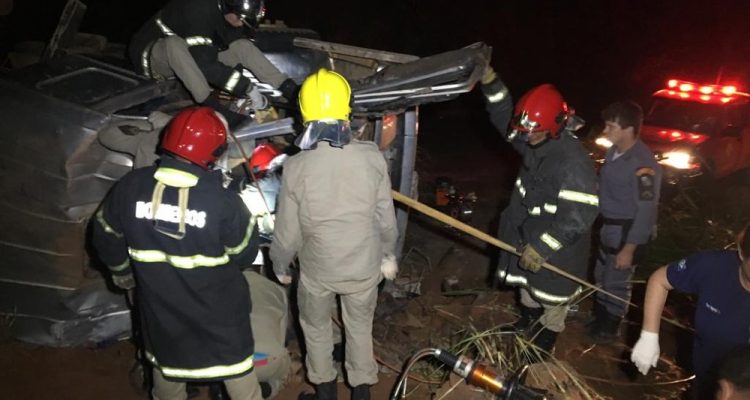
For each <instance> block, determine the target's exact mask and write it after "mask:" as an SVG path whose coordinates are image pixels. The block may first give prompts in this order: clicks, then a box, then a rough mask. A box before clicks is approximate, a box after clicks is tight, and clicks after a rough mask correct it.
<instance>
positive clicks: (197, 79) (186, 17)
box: [128, 0, 297, 126]
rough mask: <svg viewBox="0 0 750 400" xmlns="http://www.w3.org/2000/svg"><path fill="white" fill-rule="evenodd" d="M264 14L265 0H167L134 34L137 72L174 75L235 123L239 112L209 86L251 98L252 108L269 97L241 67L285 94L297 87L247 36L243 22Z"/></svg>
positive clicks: (262, 105)
mask: <svg viewBox="0 0 750 400" xmlns="http://www.w3.org/2000/svg"><path fill="white" fill-rule="evenodd" d="M264 14H265V5H264V0H171V1H170V2H168V3H167V4H166V5H165V6H164V8H162V9H161V10H160V11H159V12H158V13H156V15H154V16H153V17H151V19H149V20H148V21H147V22H146V24H145V25H144V26H143V27H141V29H140V30H139V31H138V32H136V34H135V35H134V36H133V37H132V39H131V43H130V46H129V48H128V54H129V57H130V60H131V62H132V63H133V65H134V66H135V67H136V70H138V71H139V72H140V73H142V74H143V75H145V76H147V77H150V78H155V79H164V78H170V77H173V76H176V77H177V78H178V79H179V80H180V82H182V84H183V85H184V86H185V88H186V89H187V90H188V92H190V94H191V95H192V97H193V100H195V101H196V102H197V103H199V104H205V105H208V106H211V107H214V108H215V109H217V110H220V111H221V112H222V114H224V115H225V117H227V118H229V119H230V121H229V122H230V126H234V125H235V124H236V123H238V122H239V120H240V118H242V117H240V116H239V115H237V114H234V113H231V112H229V110H228V109H227V108H226V107H224V106H223V105H222V104H221V103H219V101H218V99H217V98H216V97H215V96H213V95H212V94H211V87H213V88H216V89H219V90H221V91H223V92H226V93H228V94H230V95H233V96H235V97H238V98H248V99H250V102H251V104H252V108H253V109H255V110H260V109H264V108H266V107H267V103H268V102H267V99H266V98H265V96H264V95H263V94H262V93H261V91H260V89H259V87H258V85H257V84H254V83H252V82H251V79H250V78H249V77H246V76H244V75H243V69H244V68H247V69H248V70H249V71H250V72H251V73H252V74H254V76H256V77H257V80H259V81H260V82H263V83H265V84H268V85H270V86H271V87H272V88H275V89H279V90H280V91H281V92H282V93H283V94H284V96H285V97H286V98H288V99H291V98H293V97H294V93H295V92H296V87H297V85H296V84H295V83H294V81H293V80H291V79H288V78H287V77H286V76H285V75H284V74H282V73H281V72H280V71H279V70H278V69H277V68H276V67H275V66H274V65H273V64H271V62H270V61H268V59H267V58H266V57H265V55H264V54H263V53H262V52H261V51H260V50H259V49H258V48H257V47H256V46H255V45H254V44H253V42H251V41H250V40H249V39H248V38H247V34H246V32H245V29H244V28H245V27H244V25H245V24H248V25H252V26H254V25H256V24H258V23H259V22H260V20H261V19H262V18H263V16H264Z"/></svg>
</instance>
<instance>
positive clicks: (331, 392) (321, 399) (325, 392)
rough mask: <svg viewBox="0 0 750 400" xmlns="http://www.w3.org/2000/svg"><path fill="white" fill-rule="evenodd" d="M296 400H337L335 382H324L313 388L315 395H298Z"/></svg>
mask: <svg viewBox="0 0 750 400" xmlns="http://www.w3.org/2000/svg"><path fill="white" fill-rule="evenodd" d="M297 399H298V400H337V399H338V390H337V388H336V381H335V380H332V381H330V382H324V383H321V384H319V385H316V386H315V393H300V395H299V397H298V398H297Z"/></svg>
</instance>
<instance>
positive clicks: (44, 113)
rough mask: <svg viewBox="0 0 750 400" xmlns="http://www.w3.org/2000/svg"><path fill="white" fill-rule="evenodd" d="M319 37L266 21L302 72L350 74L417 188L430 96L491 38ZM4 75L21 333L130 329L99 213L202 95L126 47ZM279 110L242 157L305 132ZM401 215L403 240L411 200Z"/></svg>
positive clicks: (0, 157) (263, 34)
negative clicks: (415, 49)
mask: <svg viewBox="0 0 750 400" xmlns="http://www.w3.org/2000/svg"><path fill="white" fill-rule="evenodd" d="M316 38H317V35H316V34H315V33H314V32H312V31H309V30H295V29H289V28H286V27H282V28H280V27H278V26H274V25H272V26H263V25H262V26H261V29H260V30H259V32H258V34H257V37H256V43H257V44H258V47H259V48H261V49H262V50H263V51H264V52H265V53H266V54H267V56H268V58H269V59H270V60H271V61H272V63H274V64H275V65H276V66H277V68H279V69H280V70H281V71H282V72H284V73H285V74H287V75H288V76H289V77H291V78H292V79H294V80H295V81H296V82H297V83H301V81H302V80H303V79H304V78H305V77H306V76H307V75H308V74H310V73H311V72H313V71H315V70H316V69H318V68H320V67H326V68H329V69H332V70H335V71H338V72H340V73H341V74H342V75H344V76H345V77H347V78H348V79H349V80H350V81H351V83H352V90H353V97H354V100H353V118H354V119H355V120H356V121H358V126H359V128H360V129H358V132H359V134H360V135H361V137H360V138H362V139H366V140H372V141H375V142H376V143H377V144H378V145H379V146H380V149H381V150H382V152H383V155H384V157H385V158H386V160H387V161H388V164H389V168H390V173H391V178H392V182H393V187H394V189H396V190H398V191H400V192H402V193H405V194H407V195H409V196H412V197H413V196H414V195H415V194H416V189H415V188H416V180H417V179H416V176H415V173H414V163H415V155H416V146H417V126H418V124H417V119H418V113H417V109H418V107H419V106H420V105H421V104H425V103H430V102H438V101H446V100H450V99H453V98H455V97H456V96H458V95H460V94H461V93H465V92H468V91H470V90H471V89H472V88H473V86H474V84H475V83H476V82H477V81H478V80H479V78H480V77H481V74H482V71H483V69H484V68H485V66H486V65H487V63H488V61H489V57H490V52H491V49H490V48H489V47H487V46H486V45H484V44H481V43H477V44H474V45H471V46H468V47H465V48H462V49H458V50H455V51H450V52H446V53H441V54H437V55H434V56H430V57H424V58H418V57H415V56H409V55H403V54H396V53H390V52H384V51H377V50H371V49H363V48H358V47H353V46H348V45H341V44H335V43H329V42H323V41H320V40H317V39H316ZM0 88H1V89H0V98H1V99H2V100H0V101H1V102H2V104H3V107H2V110H1V111H0V113H2V114H3V116H4V120H5V121H7V122H6V124H5V125H4V127H3V128H2V133H0V215H2V229H0V260H1V261H0V313H2V314H3V315H5V316H6V317H7V318H9V319H12V321H13V323H12V324H11V331H12V333H13V334H14V336H16V337H17V338H19V339H22V340H24V341H29V342H33V343H38V344H43V345H50V346H74V345H79V344H83V343H87V342H102V341H108V340H117V339H120V338H125V337H128V336H129V335H130V315H129V310H128V307H127V305H126V303H125V296H123V295H122V293H117V292H112V291H111V290H110V289H111V287H108V283H107V282H108V280H107V274H106V273H104V274H101V273H99V272H98V269H97V268H98V267H97V265H96V261H95V259H94V258H93V256H92V253H91V249H90V248H89V245H88V242H89V241H88V231H89V222H90V220H91V218H92V216H93V215H94V213H95V211H96V209H97V207H98V206H99V204H100V203H101V201H102V199H103V198H104V196H105V195H106V194H107V192H108V190H109V189H110V188H111V187H112V185H113V184H114V183H115V182H117V181H118V179H120V178H121V177H122V176H123V175H124V174H126V173H127V172H128V171H130V170H131V169H132V168H134V167H135V166H138V163H139V157H140V159H141V160H143V159H148V157H152V156H154V154H153V151H155V150H156V148H155V146H156V143H157V142H158V137H159V133H160V130H161V128H163V127H164V126H165V125H166V123H167V122H168V120H169V118H170V116H171V115H173V114H174V113H176V112H177V111H178V110H179V109H181V108H183V107H185V106H189V105H191V104H192V102H191V100H190V97H189V96H188V94H187V92H186V91H185V90H184V89H183V88H182V87H181V85H180V83H179V82H178V81H176V80H163V81H155V80H149V79H147V78H144V77H142V76H140V75H138V74H136V73H134V72H133V71H131V70H130V69H129V68H127V66H126V65H125V64H124V63H123V62H122V60H121V59H120V60H116V59H112V58H111V57H107V56H104V55H102V54H100V53H95V54H94V53H92V54H71V52H65V51H62V50H59V51H57V52H56V56H49V57H46V58H42V59H41V60H40V61H39V62H37V63H35V64H32V65H29V66H26V67H23V68H19V69H13V70H8V71H3V72H2V75H1V76H0ZM229 100H230V101H231V99H229ZM278 111H279V112H278V113H273V116H272V117H268V116H266V117H264V119H262V120H261V119H260V118H256V120H254V121H253V122H251V123H248V124H244V125H242V126H240V127H239V128H238V129H237V130H236V132H235V135H236V136H237V139H238V140H239V141H240V144H241V147H242V150H240V149H239V147H240V144H236V145H230V151H229V152H228V154H229V156H230V157H235V158H239V157H241V156H242V153H246V154H249V152H250V151H252V148H254V146H255V145H256V144H257V143H260V142H264V141H269V140H271V141H277V142H280V143H292V142H293V139H294V137H295V135H296V133H295V127H296V126H297V125H296V124H295V120H294V118H293V117H294V110H293V109H291V107H289V108H288V109H286V110H283V109H279V110H278ZM112 135H114V136H115V137H116V136H117V135H121V136H122V137H123V138H127V139H129V140H128V141H127V142H130V143H132V142H133V140H132V139H133V138H136V139H137V140H136V142H137V141H139V140H141V139H142V140H146V141H151V142H153V146H154V147H153V151H152V152H151V154H145V155H144V154H137V153H138V151H142V149H143V148H144V146H140V147H138V148H139V149H141V150H133V151H129V150H128V148H125V147H124V148H117V145H112V144H108V146H105V143H107V140H106V139H104V138H105V137H110V138H111V137H112ZM146 148H147V147H146ZM115 150H117V151H115ZM144 157H145V158H144ZM398 214H399V215H398V216H397V217H398V222H399V229H400V233H401V239H400V246H402V245H403V237H404V233H405V229H406V222H407V214H406V210H399V211H398Z"/></svg>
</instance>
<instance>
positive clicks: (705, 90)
mask: <svg viewBox="0 0 750 400" xmlns="http://www.w3.org/2000/svg"><path fill="white" fill-rule="evenodd" d="M698 91H699V92H701V93H703V94H711V93H713V92H714V88H713V87H711V86H701V88H700V89H698Z"/></svg>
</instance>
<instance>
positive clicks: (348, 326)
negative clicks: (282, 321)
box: [297, 281, 378, 386]
mask: <svg viewBox="0 0 750 400" xmlns="http://www.w3.org/2000/svg"><path fill="white" fill-rule="evenodd" d="M336 295H337V293H334V292H332V291H330V290H327V289H325V288H324V287H322V286H321V285H318V284H316V283H315V282H307V283H303V282H302V281H300V283H299V287H298V291H297V303H298V305H299V318H300V325H301V326H302V332H303V333H304V334H305V345H306V348H307V357H306V359H305V366H306V368H307V378H308V379H309V380H310V382H311V383H313V384H316V385H317V384H321V383H324V382H330V381H332V380H334V379H336V375H337V373H336V369H335V368H334V365H333V355H332V352H333V340H332V337H333V321H332V320H331V314H332V312H331V305H332V304H334V299H335V296H336ZM339 296H340V300H341V317H342V320H343V321H342V322H343V324H344V335H345V338H346V339H345V340H346V345H345V350H344V351H345V362H344V367H345V368H346V373H347V377H348V381H349V384H350V385H351V386H358V385H362V384H366V385H374V384H376V383H377V382H378V366H377V363H376V362H375V356H374V353H373V348H372V320H373V317H374V315H375V306H376V305H377V300H378V287H377V285H375V286H373V287H371V288H368V289H366V290H363V291H361V292H356V293H350V294H339Z"/></svg>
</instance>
